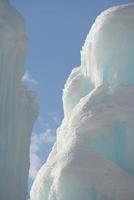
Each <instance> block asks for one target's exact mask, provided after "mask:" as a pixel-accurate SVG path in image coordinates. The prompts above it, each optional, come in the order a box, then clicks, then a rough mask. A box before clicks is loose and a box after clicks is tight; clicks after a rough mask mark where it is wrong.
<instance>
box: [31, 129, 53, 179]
mask: <svg viewBox="0 0 134 200" xmlns="http://www.w3.org/2000/svg"><path fill="white" fill-rule="evenodd" d="M54 133H55V131H54V130H52V129H47V130H46V131H45V132H43V133H33V135H32V138H31V147H30V171H29V178H31V179H32V180H33V179H34V178H35V176H36V174H37V172H38V170H39V168H40V167H41V165H42V162H43V161H44V159H43V158H42V157H40V155H39V152H40V151H44V150H45V148H46V146H45V144H53V143H54V141H55V138H56V136H55V134H54Z"/></svg>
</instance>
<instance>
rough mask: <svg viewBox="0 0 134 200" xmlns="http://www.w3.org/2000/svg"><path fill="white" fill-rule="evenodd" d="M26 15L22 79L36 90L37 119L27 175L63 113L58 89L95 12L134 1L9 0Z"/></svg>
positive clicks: (43, 153) (36, 164) (41, 156)
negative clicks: (25, 43) (25, 40)
mask: <svg viewBox="0 0 134 200" xmlns="http://www.w3.org/2000/svg"><path fill="white" fill-rule="evenodd" d="M10 2H11V3H12V5H13V6H14V7H16V8H17V9H18V10H19V11H20V12H21V14H22V15H23V16H24V18H25V22H26V33H27V36H28V49H27V56H26V62H25V68H26V74H25V77H24V82H25V83H26V84H27V85H28V87H29V89H33V90H35V91H37V94H38V98H37V101H38V104H39V106H40V113H39V118H38V120H37V122H36V124H35V126H34V129H33V136H32V146H31V156H32V159H31V162H32V167H31V169H30V170H31V172H30V173H31V174H30V180H29V186H30V185H31V182H32V179H33V178H34V176H35V174H36V171H37V170H38V168H39V167H40V165H41V164H42V163H44V161H45V160H46V159H47V156H48V153H49V152H50V150H51V147H52V144H53V142H54V140H55V132H56V128H57V127H58V126H59V124H60V121H61V119H62V117H63V110H62V89H63V87H64V83H65V81H66V79H67V77H68V75H69V73H70V72H71V70H72V68H74V67H75V66H79V65H80V50H81V47H82V45H83V43H84V40H85V38H86V35H87V33H88V32H89V29H90V28H91V25H92V23H93V22H94V20H95V18H96V16H97V15H98V14H99V13H100V12H101V11H103V10H105V9H106V8H108V7H110V6H114V5H118V4H123V3H129V2H134V0H10Z"/></svg>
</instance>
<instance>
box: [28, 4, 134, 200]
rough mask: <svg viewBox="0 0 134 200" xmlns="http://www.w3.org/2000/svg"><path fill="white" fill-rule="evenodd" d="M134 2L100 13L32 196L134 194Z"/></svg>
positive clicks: (41, 199)
mask: <svg viewBox="0 0 134 200" xmlns="http://www.w3.org/2000/svg"><path fill="white" fill-rule="evenodd" d="M133 105H134V4H128V5H123V6H117V7H113V8H110V9H108V10H106V11H104V12H103V13H102V14H100V16H98V17H97V19H96V21H95V23H94V24H93V26H92V28H91V31H90V32H89V34H88V36H87V39H86V41H85V44H84V46H83V48H82V51H81V66H80V67H78V68H75V69H73V71H72V73H71V75H70V76H69V78H68V80H67V82H66V84H65V88H64V91H63V107H64V119H63V121H62V124H61V126H60V127H59V128H58V130H57V140H56V142H55V144H54V146H53V149H52V151H51V153H50V155H49V157H48V160H47V162H46V163H45V164H44V165H43V166H42V168H41V169H40V171H39V172H38V174H37V177H36V179H35V182H34V184H33V187H32V189H31V200H134V145H133V141H134V107H133Z"/></svg>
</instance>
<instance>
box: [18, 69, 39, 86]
mask: <svg viewBox="0 0 134 200" xmlns="http://www.w3.org/2000/svg"><path fill="white" fill-rule="evenodd" d="M22 81H23V82H28V83H33V84H39V82H38V81H37V80H35V79H33V78H32V77H31V76H30V74H29V72H26V73H25V74H24V76H23V77H22Z"/></svg>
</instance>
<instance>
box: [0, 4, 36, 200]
mask: <svg viewBox="0 0 134 200" xmlns="http://www.w3.org/2000/svg"><path fill="white" fill-rule="evenodd" d="M26 43H27V38H26V35H25V32H24V20H23V18H22V16H21V15H20V14H19V13H18V11H17V10H16V9H15V8H13V7H12V6H11V5H10V4H9V1H8V0H0V200H25V199H26V196H27V179H28V171H29V146H30V137H31V132H32V126H33V123H34V121H35V119H36V116H37V105H36V103H35V100H34V99H35V97H36V94H35V93H34V92H32V91H28V90H27V88H26V87H25V86H23V85H22V83H21V78H22V76H23V74H24V72H25V69H24V57H25V51H26Z"/></svg>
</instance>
